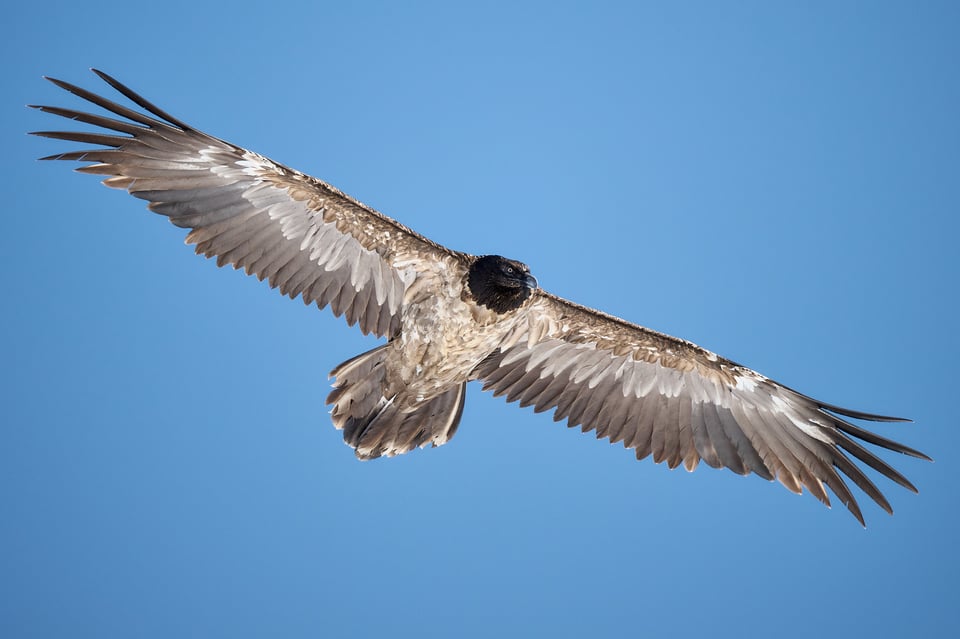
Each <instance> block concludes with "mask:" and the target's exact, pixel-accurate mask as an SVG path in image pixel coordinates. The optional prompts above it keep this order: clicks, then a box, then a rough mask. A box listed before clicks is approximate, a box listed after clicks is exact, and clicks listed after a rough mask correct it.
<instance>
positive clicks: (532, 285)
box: [523, 273, 539, 291]
mask: <svg viewBox="0 0 960 639" xmlns="http://www.w3.org/2000/svg"><path fill="white" fill-rule="evenodd" d="M523 283H524V285H526V287H527V288H529V289H530V290H531V291H535V290H537V287H538V286H539V284H538V283H537V278H535V277H534V276H533V275H530V274H529V273H527V274H526V276H525V277H524V278H523Z"/></svg>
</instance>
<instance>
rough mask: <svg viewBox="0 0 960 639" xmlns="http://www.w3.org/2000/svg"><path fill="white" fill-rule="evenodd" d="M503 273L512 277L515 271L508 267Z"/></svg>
mask: <svg viewBox="0 0 960 639" xmlns="http://www.w3.org/2000/svg"><path fill="white" fill-rule="evenodd" d="M505 272H506V274H507V275H513V274H514V273H516V271H515V270H514V269H513V267H512V266H508V267H507V268H506V271H505Z"/></svg>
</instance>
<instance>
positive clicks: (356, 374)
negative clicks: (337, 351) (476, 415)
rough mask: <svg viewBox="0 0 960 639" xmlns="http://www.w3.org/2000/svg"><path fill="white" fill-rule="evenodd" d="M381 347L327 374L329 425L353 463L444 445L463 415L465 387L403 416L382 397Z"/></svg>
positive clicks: (460, 387) (384, 378)
mask: <svg viewBox="0 0 960 639" xmlns="http://www.w3.org/2000/svg"><path fill="white" fill-rule="evenodd" d="M385 359H386V345H383V346H378V347H377V348H375V349H373V350H372V351H367V352H366V353H363V354H361V355H357V356H356V357H354V358H353V359H348V360H347V361H345V362H344V363H342V364H340V365H339V366H337V367H336V368H335V369H333V370H332V371H331V372H330V377H336V380H335V381H334V383H333V391H332V392H331V393H330V395H329V396H328V397H327V403H328V404H333V410H332V411H331V412H330V416H331V418H332V419H333V425H334V426H336V427H337V429H339V430H343V441H345V442H346V443H347V445H349V446H351V447H353V449H354V450H355V451H356V455H357V457H358V458H359V459H375V458H377V457H380V456H381V455H386V456H387V457H393V456H394V455H400V454H403V453H407V452H410V451H411V450H413V449H414V448H416V447H417V446H419V447H421V448H424V447H426V446H427V444H431V445H433V446H442V445H443V444H446V443H447V442H448V441H450V438H451V437H453V435H454V433H456V432H457V426H458V425H459V424H460V416H461V415H462V414H463V401H464V399H465V397H466V386H467V385H466V383H463V384H458V385H457V386H455V387H453V388H451V389H450V390H448V391H447V392H445V393H443V394H442V395H438V396H437V397H434V398H433V399H431V400H429V401H427V402H425V403H424V404H421V405H420V406H417V407H415V408H414V409H412V410H409V409H408V411H407V412H404V411H402V410H400V409H398V408H396V407H394V405H393V399H394V398H393V397H386V396H385V395H384V387H385V386H386V369H385V367H384V361H385Z"/></svg>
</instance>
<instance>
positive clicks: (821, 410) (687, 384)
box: [473, 291, 929, 524]
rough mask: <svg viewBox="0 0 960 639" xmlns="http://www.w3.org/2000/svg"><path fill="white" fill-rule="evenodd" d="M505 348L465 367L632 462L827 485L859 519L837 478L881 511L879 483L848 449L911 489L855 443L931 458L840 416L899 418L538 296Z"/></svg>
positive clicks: (819, 489)
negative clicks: (848, 405) (854, 407)
mask: <svg viewBox="0 0 960 639" xmlns="http://www.w3.org/2000/svg"><path fill="white" fill-rule="evenodd" d="M525 313H526V318H527V321H526V322H523V323H521V324H520V325H519V326H518V328H517V330H516V331H515V332H514V334H513V335H512V336H511V337H510V339H508V341H507V343H506V344H505V345H504V346H502V347H501V348H500V349H498V350H496V351H494V352H493V353H492V354H490V356H488V357H487V358H486V359H485V360H484V361H483V362H481V364H480V365H479V366H477V368H476V369H475V370H474V372H473V377H474V378H475V379H480V380H482V381H483V384H484V388H485V389H492V390H493V391H494V394H495V395H501V394H505V395H506V397H507V401H517V400H519V402H520V405H521V406H531V405H532V406H534V408H535V410H536V411H537V412H540V411H545V410H550V409H555V413H554V420H556V421H560V420H562V419H566V420H567V422H568V425H569V426H577V425H580V426H582V429H583V431H584V432H586V431H589V430H595V431H596V434H597V437H598V438H602V437H607V438H609V439H610V441H611V442H613V443H617V442H621V441H622V442H623V445H624V446H625V447H627V448H633V449H634V450H635V451H636V456H637V459H643V458H644V457H647V456H648V455H651V454H652V455H653V459H654V461H655V462H658V463H659V462H661V461H666V462H667V465H668V466H669V467H670V468H675V467H676V466H678V465H680V464H683V465H684V466H685V467H686V468H687V470H693V469H694V468H695V467H696V466H697V464H698V463H699V461H700V460H703V461H704V462H706V463H707V464H708V465H710V466H712V467H714V468H717V467H726V468H729V469H731V470H733V471H734V472H736V473H739V474H742V475H745V474H748V473H751V472H752V473H756V474H757V475H760V476H761V477H764V478H766V479H774V478H776V479H778V480H779V481H780V482H781V483H782V484H783V485H784V486H786V487H787V488H788V489H790V490H791V491H793V492H797V493H799V492H801V491H802V487H804V486H805V487H806V488H807V489H808V490H809V491H810V492H811V493H813V494H814V495H815V496H816V497H817V498H818V499H819V500H820V501H822V502H823V503H825V504H827V505H829V504H830V500H829V497H828V496H827V493H826V491H825V490H824V485H826V486H829V487H830V489H831V490H832V491H833V492H834V494H836V495H837V496H838V497H839V499H840V501H842V502H843V503H844V505H846V506H847V508H849V509H850V512H852V513H853V515H854V516H855V517H856V518H857V519H858V520H859V521H860V523H861V524H862V523H863V516H862V514H861V512H860V508H859V506H858V505H857V501H856V499H855V498H854V496H853V494H852V493H851V491H850V488H849V487H848V486H847V484H846V482H845V480H844V478H843V476H844V475H845V476H846V477H848V478H849V479H850V480H852V481H853V482H854V483H855V484H856V485H857V486H859V487H860V488H861V489H862V490H863V491H864V492H866V493H867V494H868V495H869V496H870V497H871V498H872V499H873V500H874V501H876V502H877V503H878V504H879V505H880V506H881V507H882V508H884V510H886V511H888V512H892V509H891V508H890V504H889V503H888V502H887V500H886V498H884V496H883V494H882V493H881V492H880V490H879V489H877V487H876V486H875V485H874V484H873V483H872V482H871V481H870V479H869V478H867V476H866V475H865V474H864V473H863V471H862V470H861V469H860V468H859V467H858V466H857V465H856V464H855V463H854V462H853V461H851V459H850V458H849V457H847V455H846V454H845V453H849V454H850V455H852V456H853V457H855V458H857V459H858V460H860V461H861V462H863V463H865V464H867V465H868V466H870V467H872V468H874V469H875V470H877V471H879V472H880V473H882V474H883V475H885V476H887V477H889V478H890V479H892V480H893V481H895V482H897V483H899V484H901V485H903V486H905V487H907V488H909V489H910V490H913V491H914V492H916V488H914V486H913V485H912V484H911V483H910V482H909V481H908V480H907V479H906V478H905V477H904V476H903V475H901V474H900V473H899V472H897V471H896V470H895V469H893V468H892V467H891V466H890V465H889V464H887V463H886V462H885V461H883V460H882V459H880V458H879V457H877V456H876V455H874V454H873V453H871V452H870V451H868V450H867V449H866V448H864V447H863V446H862V445H860V444H859V443H857V441H856V439H854V438H857V439H860V440H863V441H866V442H869V443H871V444H875V445H877V446H880V447H882V448H887V449H889V450H894V451H897V452H900V453H905V454H908V455H912V456H915V457H921V458H924V459H929V458H928V457H926V456H925V455H923V454H922V453H920V452H918V451H916V450H913V449H911V448H908V447H906V446H904V445H902V444H899V443H896V442H893V441H891V440H889V439H886V438H883V437H880V436H879V435H876V434H874V433H872V432H870V431H867V430H864V429H863V428H860V427H858V426H855V425H853V424H851V423H849V422H848V421H847V420H845V419H843V418H842V417H840V416H844V417H853V418H858V419H866V420H871V421H903V420H900V419H897V418H891V417H882V416H879V415H870V414H866V413H860V412H856V411H851V410H847V409H844V408H840V407H837V406H832V405H829V404H825V403H823V402H819V401H817V400H814V399H812V398H810V397H807V396H805V395H802V394H800V393H798V392H796V391H794V390H791V389H790V388H787V387H786V386H783V385H781V384H778V383H777V382H774V381H773V380H770V379H768V378H766V377H764V376H763V375H760V374H759V373H757V372H755V371H753V370H750V369H749V368H746V367H743V366H740V365H738V364H736V363H734V362H731V361H729V360H726V359H724V358H722V357H719V356H717V355H715V354H714V353H711V352H710V351H707V350H706V349H703V348H700V347H699V346H697V345H695V344H692V343H690V342H687V341H684V340H680V339H677V338H674V337H670V336H669V335H664V334H662V333H657V332H656V331H652V330H650V329H647V328H643V327H641V326H637V325H635V324H631V323H629V322H625V321H623V320H621V319H619V318H616V317H613V316H610V315H606V314H604V313H601V312H599V311H595V310H593V309H589V308H586V307H583V306H579V305H577V304H574V303H572V302H569V301H567V300H564V299H561V298H558V297H556V296H553V295H550V294H548V293H545V292H543V291H537V292H536V293H535V294H534V297H533V298H532V299H531V300H530V303H529V304H528V306H527V307H526V309H525Z"/></svg>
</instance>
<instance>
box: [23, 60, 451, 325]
mask: <svg viewBox="0 0 960 639" xmlns="http://www.w3.org/2000/svg"><path fill="white" fill-rule="evenodd" d="M94 72H95V73H96V74H97V75H99V76H100V77H101V78H102V79H103V80H104V81H105V82H107V83H108V84H109V85H110V86H112V87H113V88H114V89H116V90H117V91H119V92H120V93H121V94H123V95H124V96H126V97H127V98H128V99H130V100H131V101H132V102H134V103H135V104H137V105H138V106H140V107H141V108H142V109H144V110H145V111H146V112H147V113H146V114H145V113H142V112H139V111H136V110H133V109H130V108H127V107H125V106H122V105H120V104H117V103H115V102H113V101H111V100H108V99H106V98H103V97H101V96H99V95H96V94H94V93H91V92H90V91H87V90H85V89H82V88H80V87H77V86H75V85H72V84H69V83H67V82H63V81H60V80H54V79H50V81H51V82H53V83H54V84H56V85H57V86H58V87H61V88H63V89H65V90H67V91H69V92H70V93H73V94H74V95H77V96H79V97H81V98H83V99H84V100H87V101H88V102H91V103H93V104H95V105H97V106H99V107H101V108H103V109H105V110H107V111H109V112H111V113H112V114H114V115H117V116H119V117H120V119H114V118H109V117H104V116H102V115H97V114H92V113H85V112H82V111H75V110H72V109H64V108H59V107H51V106H37V107H35V108H38V109H40V110H41V111H44V112H47V113H51V114H54V115H59V116H63V117H65V118H68V119H71V120H77V121H79V122H83V123H86V124H90V125H93V126H94V127H98V129H99V130H97V131H94V132H81V131H66V132H65V131H41V132H36V133H35V135H40V136H43V137H48V138H56V139H61V140H70V141H74V142H81V143H85V144H94V145H99V147H101V148H93V149H89V150H84V151H75V152H71V153H60V154H57V155H52V156H49V157H47V158H44V159H50V160H77V161H80V162H91V163H92V164H89V165H87V166H83V167H81V168H79V169H78V170H79V171H81V172H83V173H94V174H98V175H106V176H108V177H107V179H105V180H104V184H106V185H107V186H110V187H114V188H120V189H125V190H127V191H129V192H130V193H131V194H132V195H134V196H136V197H138V198H141V199H144V200H147V201H148V202H149V203H150V204H149V208H150V210H152V211H154V212H156V213H160V214H162V215H165V216H167V217H168V218H169V219H170V221H171V222H173V223H174V224H175V225H177V226H180V227H184V228H188V229H190V230H191V231H190V233H189V234H188V235H187V243H189V244H196V251H197V253H202V254H203V255H206V256H207V257H214V256H215V257H216V258H217V264H218V265H220V266H222V265H224V264H231V265H233V267H234V268H238V269H239V268H243V269H244V270H245V271H246V272H247V273H248V274H253V275H256V276H257V277H258V278H259V279H261V280H263V279H267V280H268V282H269V283H270V285H271V286H273V287H277V288H279V289H280V292H281V293H283V294H284V295H289V296H290V297H291V298H295V297H297V296H298V295H299V296H301V297H302V298H303V301H304V302H305V303H307V304H310V303H316V304H317V306H319V307H320V308H323V307H325V306H327V305H328V304H329V305H330V307H331V308H332V310H333V312H334V313H336V314H337V315H344V316H345V317H346V319H347V322H348V323H350V324H351V325H353V324H354V323H358V324H359V326H360V329H361V330H362V331H363V332H364V333H374V334H376V335H378V336H384V335H386V336H390V335H393V334H394V333H395V332H396V330H397V326H398V321H399V311H400V308H401V306H402V304H403V298H404V292H405V290H407V287H409V286H410V285H411V284H412V283H413V281H414V280H416V279H417V277H418V275H419V274H421V273H424V272H427V271H429V270H431V269H432V268H433V267H436V266H438V265H439V263H440V262H447V263H449V262H450V261H451V260H453V261H457V260H459V259H461V256H460V254H458V253H455V252H454V251H450V250H449V249H446V248H445V247H443V246H440V245H439V244H436V243H434V242H431V241H430V240H428V239H427V238H425V237H423V236H421V235H418V234H417V233H415V232H413V231H412V230H410V229H408V228H406V227H405V226H403V225H401V224H400V223H398V222H396V221H395V220H392V219H390V218H389V217H387V216H385V215H382V214H381V213H378V212H377V211H375V210H373V209H372V208H370V207H368V206H365V205H364V204H361V203H360V202H358V201H356V200H354V199H352V198H350V197H349V196H347V195H345V194H344V193H341V192H340V191H338V190H337V189H336V188H334V187H332V186H330V185H329V184H326V183H324V182H322V181H320V180H318V179H316V178H313V177H310V176H309V175H306V174H304V173H300V172H299V171H295V170H293V169H290V168H287V167H285V166H282V165H280V164H278V163H276V162H274V161H272V160H270V159H268V158H265V157H263V156H261V155H258V154H256V153H254V152H252V151H248V150H246V149H243V148H241V147H239V146H236V145H234V144H231V143H229V142H226V141H224V140H220V139H218V138H215V137H213V136H210V135H207V134H206V133H203V132H201V131H198V130H196V129H194V128H192V127H190V126H189V125H187V124H185V123H183V122H181V121H180V120H177V119H176V118H174V117H172V116H170V115H169V114H167V113H165V112H164V111H161V110H160V109H159V108H157V107H156V106H154V105H153V104H151V103H149V102H147V101H146V100H145V99H143V98H142V97H140V96H139V95H137V94H136V93H134V92H133V91H132V90H130V89H129V88H127V87H125V86H124V85H122V84H120V83H119V82H118V81H116V80H114V79H113V78H111V77H110V76H108V75H106V74H105V73H102V72H100V71H96V70H95V71H94ZM48 79H49V78H48Z"/></svg>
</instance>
